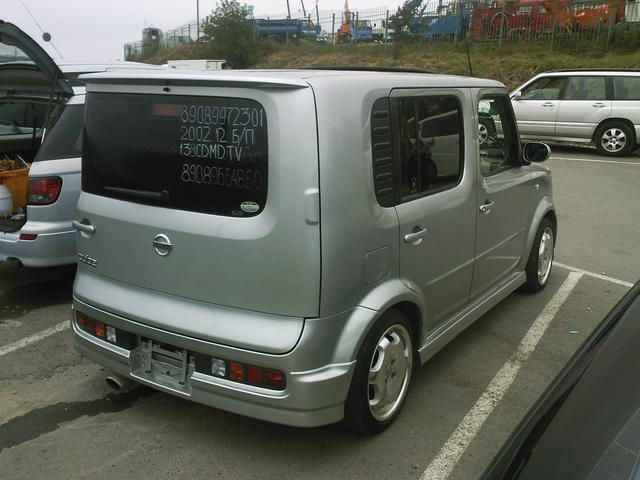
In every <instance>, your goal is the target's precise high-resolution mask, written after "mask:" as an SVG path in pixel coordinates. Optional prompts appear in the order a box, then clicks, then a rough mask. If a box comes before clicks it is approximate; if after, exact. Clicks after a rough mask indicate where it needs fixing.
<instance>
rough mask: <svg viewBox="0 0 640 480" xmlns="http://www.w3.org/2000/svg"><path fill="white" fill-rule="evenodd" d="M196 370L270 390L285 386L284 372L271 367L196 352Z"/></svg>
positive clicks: (281, 388) (280, 388)
mask: <svg viewBox="0 0 640 480" xmlns="http://www.w3.org/2000/svg"><path fill="white" fill-rule="evenodd" d="M196 370H197V371H199V372H201V373H204V374H205V375H213V376H214V377H218V378H225V379H227V380H232V381H234V382H238V383H244V384H247V385H253V386H255V387H262V388H268V389H270V390H284V388H285V375H284V373H282V372H280V371H278V370H273V369H271V368H262V367H256V366H255V365H246V364H244V363H240V362H231V361H227V360H223V359H221V358H213V357H208V356H205V355H200V354H196Z"/></svg>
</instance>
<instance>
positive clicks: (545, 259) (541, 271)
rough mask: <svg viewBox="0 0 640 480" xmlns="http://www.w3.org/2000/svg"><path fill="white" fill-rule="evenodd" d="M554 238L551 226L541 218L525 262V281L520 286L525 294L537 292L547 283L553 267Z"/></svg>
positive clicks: (547, 220) (545, 219)
mask: <svg viewBox="0 0 640 480" xmlns="http://www.w3.org/2000/svg"><path fill="white" fill-rule="evenodd" d="M555 237H556V235H555V231H554V228H553V224H552V223H551V221H550V220H549V219H548V218H543V219H542V222H540V226H539V227H538V231H537V232H536V238H535V239H534V240H533V246H532V247H531V252H530V254H529V261H528V262H527V268H526V274H527V280H526V282H525V284H524V285H523V286H522V290H524V291H525V292H534V293H535V292H539V291H540V290H542V289H543V288H544V287H545V285H546V284H547V282H548V281H549V276H550V275H551V267H552V266H553V256H554V251H555V244H556V238H555Z"/></svg>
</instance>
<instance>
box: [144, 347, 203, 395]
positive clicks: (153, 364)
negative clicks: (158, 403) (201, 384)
mask: <svg viewBox="0 0 640 480" xmlns="http://www.w3.org/2000/svg"><path fill="white" fill-rule="evenodd" d="M191 357H193V356H191ZM132 363H133V365H132V375H133V376H136V377H139V378H141V379H144V380H147V381H150V382H152V383H155V384H158V385H160V386H163V387H166V388H169V389H171V390H176V391H179V392H181V393H190V390H191V386H190V382H189V377H190V373H191V371H192V369H193V368H190V367H193V366H192V365H191V364H192V363H193V360H191V361H190V355H189V352H188V351H187V350H184V349H181V348H177V347H173V346H171V345H167V344H164V343H160V342H154V341H153V340H151V339H150V338H141V339H140V343H139V346H138V348H137V349H136V354H135V355H134V356H133V357H132Z"/></svg>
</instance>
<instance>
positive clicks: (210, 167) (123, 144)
mask: <svg viewBox="0 0 640 480" xmlns="http://www.w3.org/2000/svg"><path fill="white" fill-rule="evenodd" d="M83 145H84V146H83V165H82V189H83V190H84V191H86V192H88V193H93V194H96V195H101V196H106V197H113V198H120V199H123V200H127V201H131V202H136V203H143V204H149V205H158V206H163V207H168V208H174V209H179V210H187V211H192V212H201V213H209V214H216V215H226V216H237V217H248V216H254V215H257V214H259V213H260V212H261V211H262V210H263V209H264V206H265V203H266V200H267V180H268V177H267V174H268V141H267V115H266V112H265V110H264V108H263V107H262V105H260V104H259V103H258V102H256V101H253V100H248V99H243V98H229V97H197V96H178V95H172V96H160V95H136V94H113V93H90V94H89V95H88V96H87V114H86V122H85V130H84V141H83Z"/></svg>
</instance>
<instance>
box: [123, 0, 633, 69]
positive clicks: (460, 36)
mask: <svg viewBox="0 0 640 480" xmlns="http://www.w3.org/2000/svg"><path fill="white" fill-rule="evenodd" d="M394 14H395V10H392V9H388V8H385V7H381V8H370V9H362V10H354V11H352V12H348V13H345V12H343V11H313V12H310V14H309V15H308V16H307V17H300V18H290V19H288V18H287V16H286V14H282V15H271V16H262V17H259V18H256V30H255V31H256V36H257V37H260V38H263V37H264V38H269V39H271V40H274V41H281V42H284V43H288V42H297V41H300V40H301V39H304V40H306V41H309V40H311V41H314V42H317V43H321V44H327V45H331V46H333V47H334V48H336V47H339V46H340V45H344V44H384V45H387V44H389V43H392V42H394V41H396V40H398V39H400V38H402V40H403V42H406V43H412V44H416V45H419V44H421V43H423V44H428V43H430V44H433V43H436V44H437V43H442V44H457V43H459V42H461V41H468V42H471V43H487V42H493V43H496V44H498V45H499V46H501V45H503V44H506V43H522V42H526V43H539V44H545V43H546V44H548V45H549V46H550V47H551V48H553V47H554V46H555V45H556V44H561V43H579V42H593V43H606V44H607V45H608V44H609V42H610V41H611V40H612V38H613V37H614V36H615V34H616V32H617V31H622V32H628V31H636V27H638V30H640V0H638V1H634V2H627V1H626V0H606V1H605V0H517V1H502V0H501V1H495V0H494V1H488V0H452V1H445V0H428V1H426V2H423V3H422V6H421V8H420V10H419V12H418V15H416V16H415V18H413V19H411V20H410V21H409V23H408V25H406V26H404V27H403V28H402V30H401V31H399V32H396V31H394V29H393V28H392V23H393V22H392V21H391V20H392V18H393V15H394ZM206 20H207V19H206V18H205V19H203V20H202V21H201V25H202V24H204V23H205V22H206ZM636 35H638V34H636ZM197 39H198V27H197V24H196V22H190V23H187V24H184V25H182V26H180V27H177V28H174V29H172V30H166V31H161V30H160V29H157V28H153V27H149V28H146V29H145V30H143V38H142V40H141V41H137V42H131V43H127V44H125V58H133V57H135V56H139V55H141V54H144V53H145V52H148V51H150V50H152V49H153V50H154V51H156V50H158V49H162V48H169V47H174V46H176V45H180V44H184V43H191V42H194V41H196V40H197Z"/></svg>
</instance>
